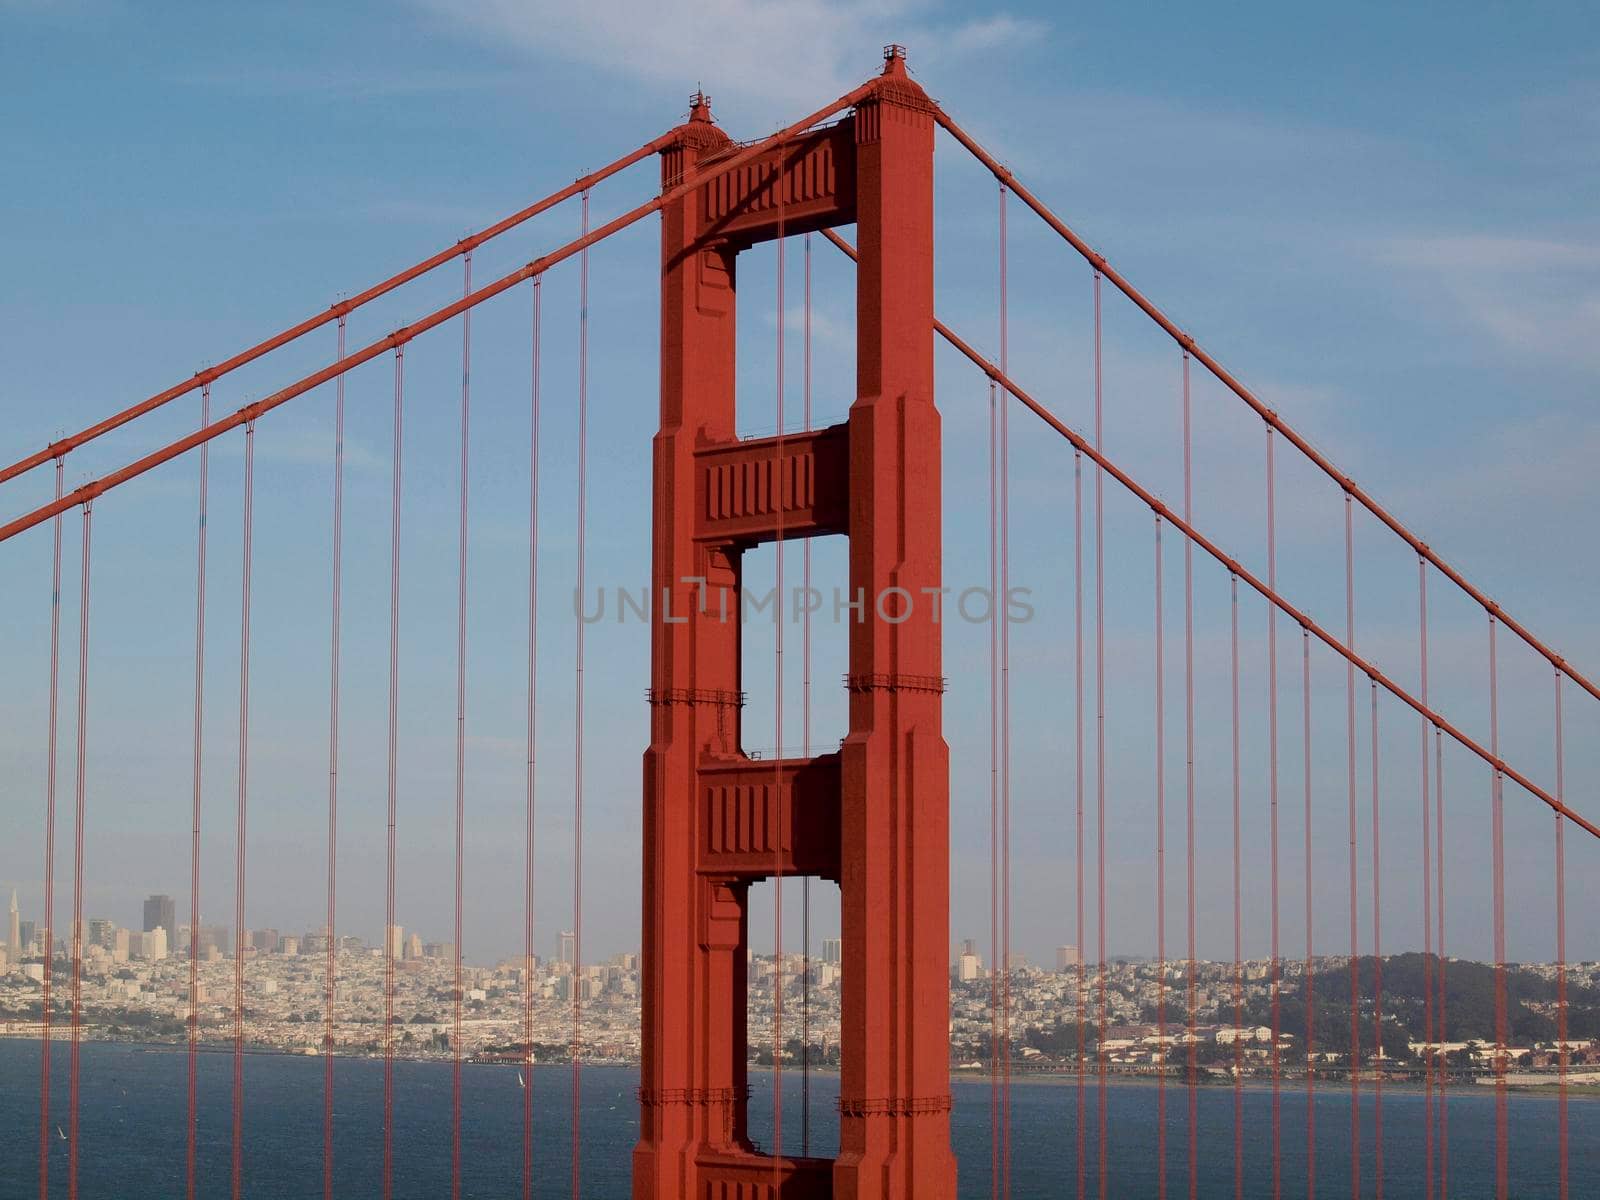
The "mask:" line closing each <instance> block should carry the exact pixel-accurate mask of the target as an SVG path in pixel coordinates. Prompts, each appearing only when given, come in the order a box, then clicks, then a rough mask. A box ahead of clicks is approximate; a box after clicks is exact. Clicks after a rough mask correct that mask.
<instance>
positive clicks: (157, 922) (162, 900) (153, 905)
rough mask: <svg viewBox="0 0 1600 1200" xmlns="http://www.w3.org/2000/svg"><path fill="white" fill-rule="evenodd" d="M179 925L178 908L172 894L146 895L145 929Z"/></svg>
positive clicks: (147, 930) (169, 928)
mask: <svg viewBox="0 0 1600 1200" xmlns="http://www.w3.org/2000/svg"><path fill="white" fill-rule="evenodd" d="M177 927H178V909H177V906H176V905H175V904H173V902H172V897H171V896H146V897H145V901H144V931H145V932H146V933H149V932H150V931H151V930H152V929H165V930H168V931H171V930H174V929H176V928H177Z"/></svg>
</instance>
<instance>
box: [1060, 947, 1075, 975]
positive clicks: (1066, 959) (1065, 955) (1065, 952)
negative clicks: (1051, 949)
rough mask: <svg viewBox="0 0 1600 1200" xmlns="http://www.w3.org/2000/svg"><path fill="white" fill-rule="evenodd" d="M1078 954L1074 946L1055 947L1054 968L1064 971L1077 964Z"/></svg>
mask: <svg viewBox="0 0 1600 1200" xmlns="http://www.w3.org/2000/svg"><path fill="white" fill-rule="evenodd" d="M1078 962H1079V955H1078V948H1077V947H1076V946H1057V947H1056V970H1058V971H1065V970H1067V969H1068V968H1070V967H1075V966H1077V965H1078Z"/></svg>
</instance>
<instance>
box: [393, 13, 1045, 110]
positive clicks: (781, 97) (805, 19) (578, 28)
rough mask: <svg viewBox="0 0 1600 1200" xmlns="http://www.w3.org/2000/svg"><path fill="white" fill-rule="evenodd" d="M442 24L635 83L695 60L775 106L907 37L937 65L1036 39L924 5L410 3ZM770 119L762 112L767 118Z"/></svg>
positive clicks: (857, 71)
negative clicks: (1023, 40)
mask: <svg viewBox="0 0 1600 1200" xmlns="http://www.w3.org/2000/svg"><path fill="white" fill-rule="evenodd" d="M417 3H419V4H420V5H422V7H423V8H425V9H427V10H429V11H430V12H431V13H433V14H434V15H435V16H436V17H438V18H439V19H440V20H442V21H444V22H445V23H447V24H448V25H449V26H450V27H452V28H454V29H457V30H459V31H461V32H464V33H468V34H471V35H473V36H475V37H477V38H480V39H488V40H491V41H493V42H494V43H495V44H496V45H499V46H502V47H508V48H511V49H514V50H518V51H521V52H522V53H525V54H528V55H531V56H535V57H551V56H558V57H562V58H566V59H570V60H574V61H576V62H579V63H582V64H585V65H588V66H591V67H594V68H596V69H597V70H599V71H602V72H605V73H608V74H614V75H618V76H623V77H626V78H629V79H632V80H635V81H640V82H644V83H647V84H659V85H671V86H675V87H678V88H680V89H682V88H685V87H687V86H688V85H689V84H690V83H693V82H694V81H693V80H688V79H687V78H686V76H685V71H686V70H687V69H688V68H687V67H686V65H685V64H691V63H699V64H704V66H703V67H702V68H701V69H703V70H704V71H706V73H707V75H706V77H705V78H704V79H703V80H702V82H703V83H704V85H705V86H706V88H707V90H708V91H711V92H713V93H722V94H728V93H732V94H733V95H736V96H738V97H739V98H740V99H742V100H744V99H756V98H760V99H761V100H762V101H764V102H765V103H767V104H776V105H780V106H783V107H784V109H785V110H786V109H787V108H788V107H792V106H793V105H794V104H796V103H800V104H804V103H807V102H815V101H816V99H817V98H818V97H821V96H825V95H831V94H836V93H839V92H843V91H845V90H847V89H848V88H849V87H850V86H851V85H853V84H854V83H857V82H859V81H860V80H861V79H862V78H863V77H865V76H866V75H868V74H870V73H871V71H872V70H873V68H874V65H875V63H874V61H873V52H874V51H875V50H876V48H877V47H878V46H879V45H881V44H883V43H885V42H889V41H900V42H907V43H910V44H912V45H913V46H915V47H916V48H917V54H918V56H919V59H920V61H923V62H934V61H938V62H941V63H942V62H947V61H950V60H952V59H956V58H959V57H961V56H962V55H966V54H972V53H980V52H985V51H989V50H993V49H995V48H997V47H1000V46H1003V45H1006V44H1010V43H1014V42H1017V41H1020V40H1022V39H1024V38H1027V37H1033V36H1037V35H1038V34H1039V33H1040V32H1041V30H1042V26H1040V25H1039V24H1038V23H1037V22H1033V21H1028V20H1024V19H1021V18H1017V17H1013V16H1010V15H1007V14H1003V13H1001V14H995V15H993V16H988V17H984V18H982V19H977V20H971V19H965V18H956V19H946V18H944V17H943V16H941V14H940V13H939V12H938V11H937V10H936V9H935V8H934V7H933V6H932V5H930V4H928V3H926V2H924V0H871V2H869V3H848V2H847V0H701V2H699V3H684V2H683V0H667V2H665V3H651V2H649V0H645V2H640V0H624V2H622V3H614V4H596V5H579V6H577V7H576V8H574V7H572V6H570V5H565V4H557V3H555V2H554V0H417ZM769 115H770V114H769Z"/></svg>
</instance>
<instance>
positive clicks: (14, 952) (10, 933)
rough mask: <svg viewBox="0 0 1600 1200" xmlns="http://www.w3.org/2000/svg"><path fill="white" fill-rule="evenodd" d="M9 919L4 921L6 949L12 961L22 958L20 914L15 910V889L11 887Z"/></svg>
mask: <svg viewBox="0 0 1600 1200" xmlns="http://www.w3.org/2000/svg"><path fill="white" fill-rule="evenodd" d="M9 917H10V919H9V920H8V921H7V923H6V949H7V950H8V951H9V952H10V957H11V961H12V962H19V961H20V960H21V959H22V914H21V913H19V912H18V911H17V889H16V888H12V889H11V911H10V914H9Z"/></svg>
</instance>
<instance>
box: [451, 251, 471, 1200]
mask: <svg viewBox="0 0 1600 1200" xmlns="http://www.w3.org/2000/svg"><path fill="white" fill-rule="evenodd" d="M462 275H463V278H462V284H461V291H462V295H465V296H470V295H472V255H471V254H470V253H468V254H467V256H466V257H465V259H464V260H463V262H462ZM471 416H472V310H471V309H470V308H469V309H468V310H467V311H466V312H464V313H462V314H461V447H460V449H461V473H460V478H459V480H458V483H457V486H458V488H459V507H460V514H459V517H458V520H457V529H456V908H455V962H454V964H452V965H453V966H454V968H455V980H454V984H453V988H452V990H453V993H454V994H453V996H452V997H451V1001H452V1002H451V1006H450V1018H451V1038H450V1049H451V1062H450V1195H451V1198H452V1200H460V1197H461V1006H462V999H463V996H462V992H463V989H464V986H465V982H466V981H465V978H464V975H463V972H462V961H461V915H462V914H461V909H462V904H461V899H462V882H463V880H462V876H463V874H464V871H465V868H466V834H467V812H466V809H467V495H468V491H469V488H470V482H471V478H472V475H471V471H470V469H469V465H468V464H469V461H470V460H469V454H468V451H469V447H470V442H469V433H470V430H471Z"/></svg>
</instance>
